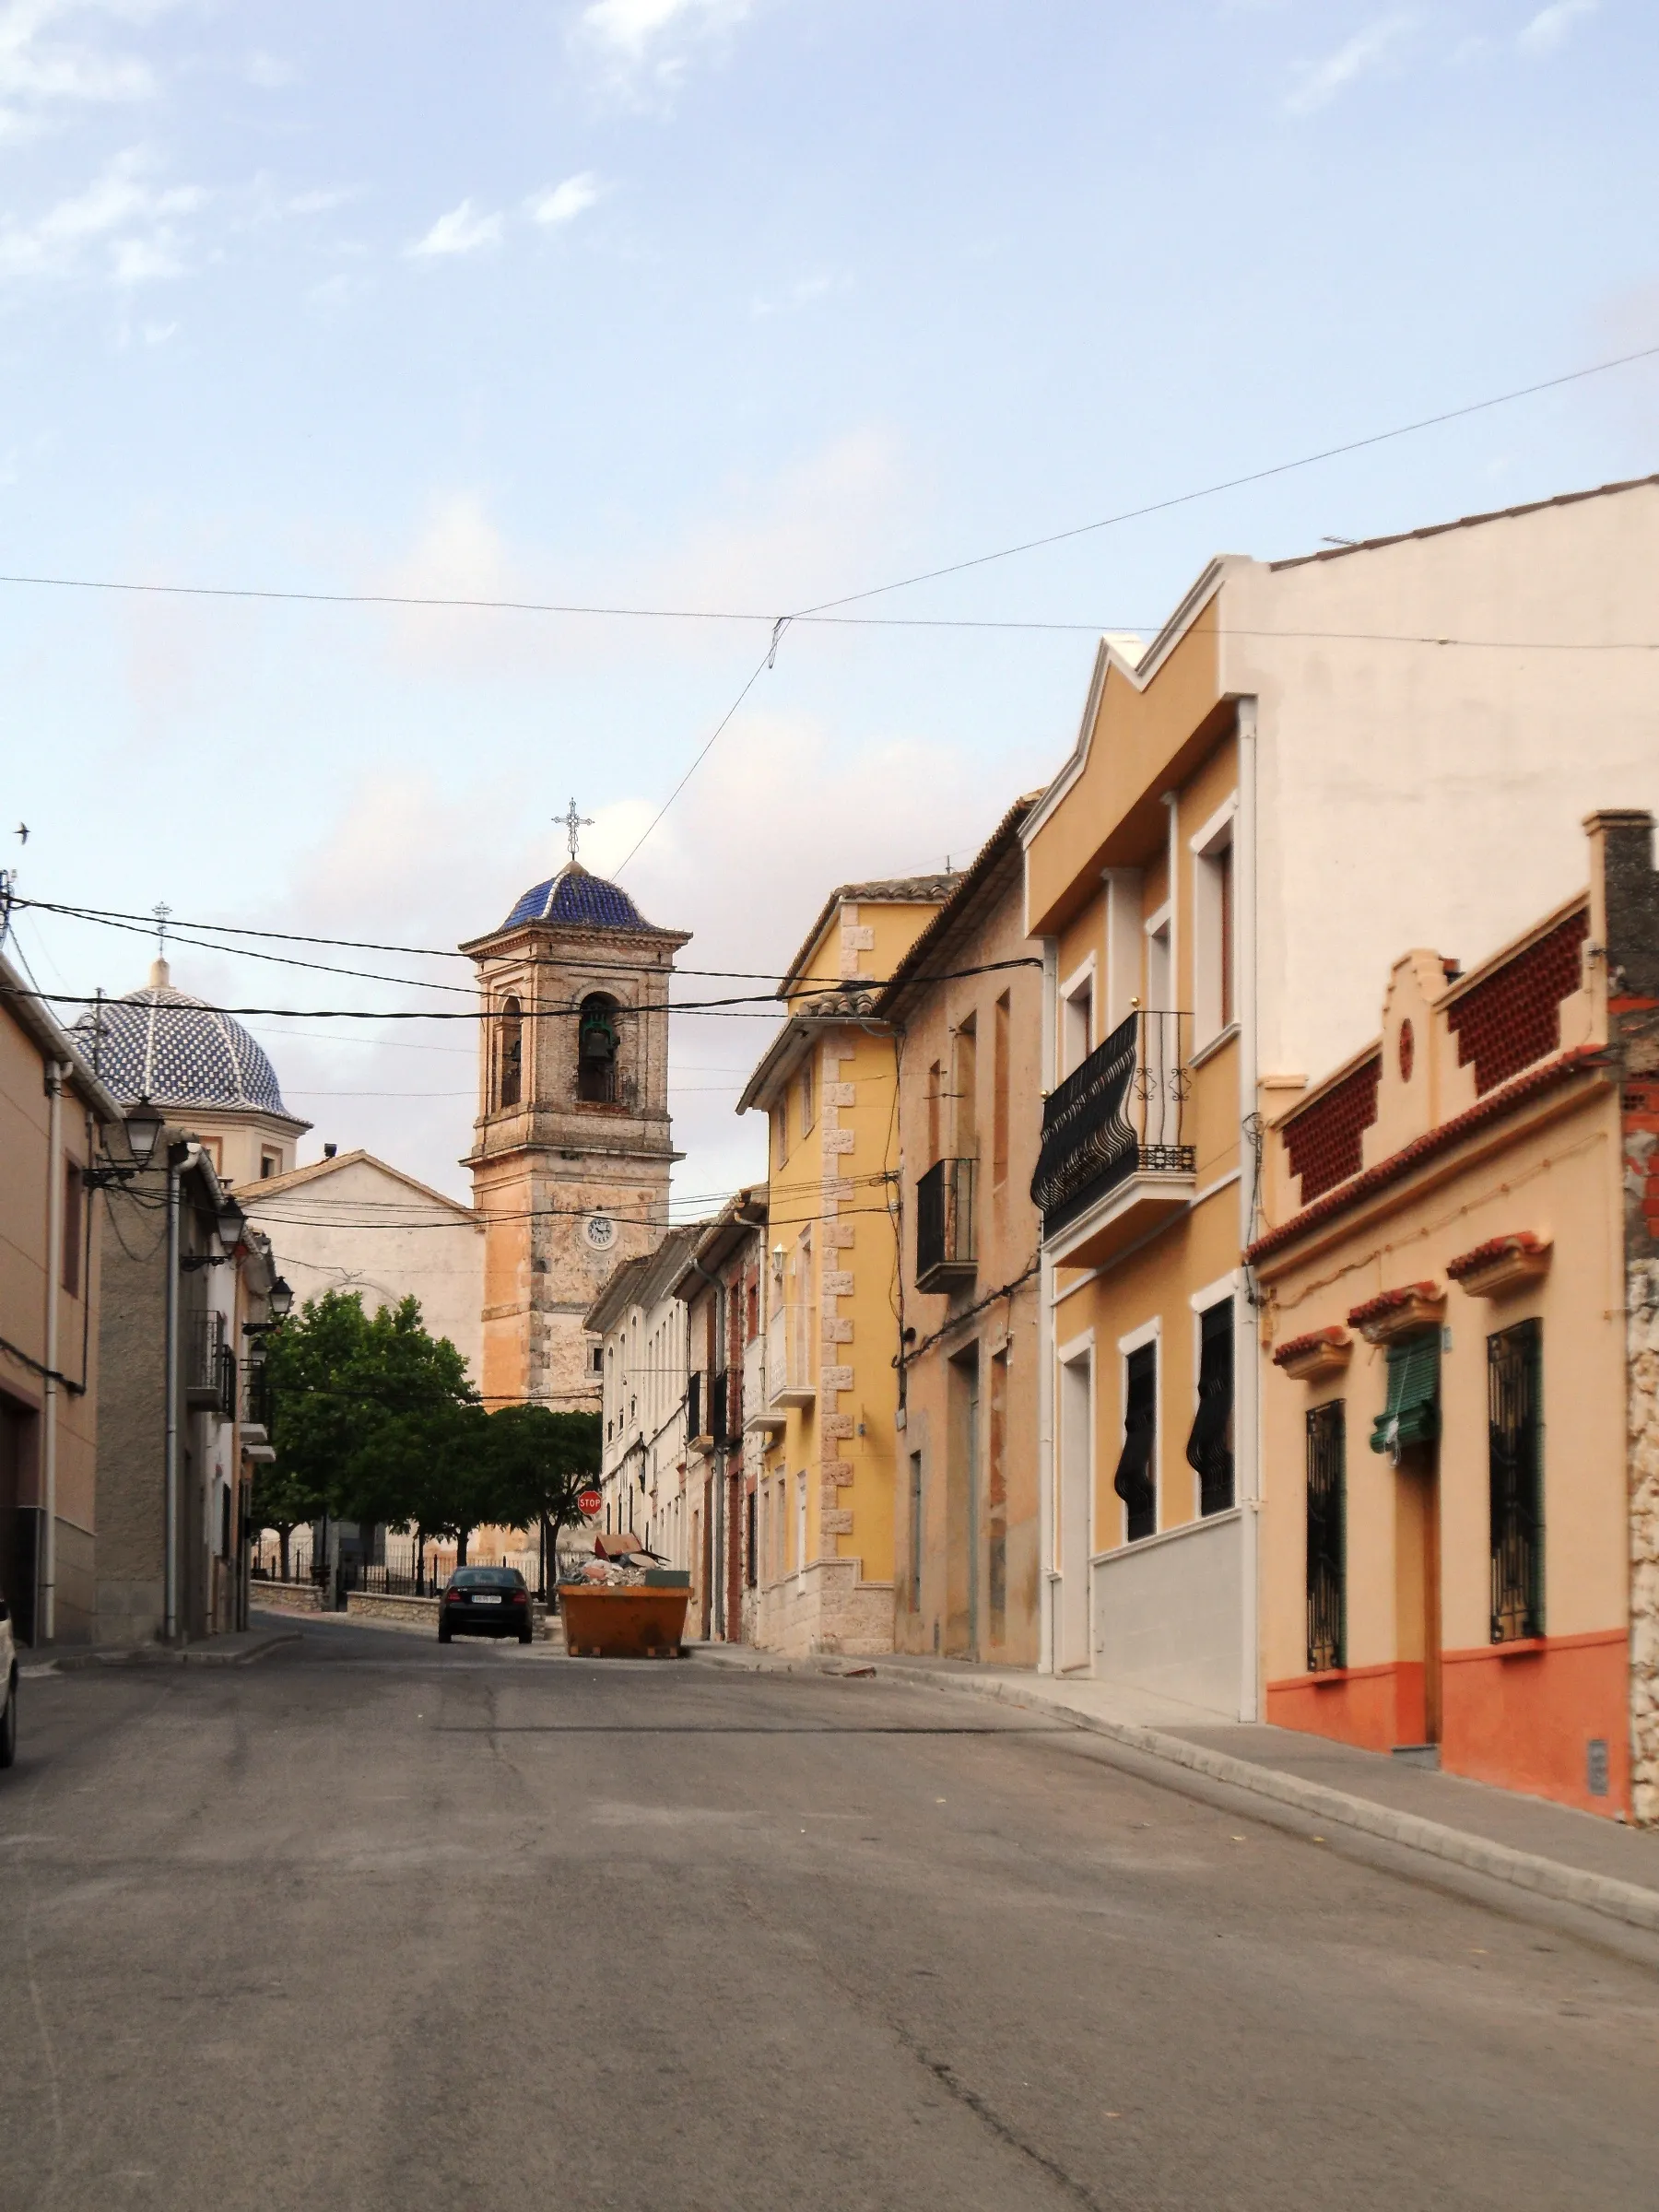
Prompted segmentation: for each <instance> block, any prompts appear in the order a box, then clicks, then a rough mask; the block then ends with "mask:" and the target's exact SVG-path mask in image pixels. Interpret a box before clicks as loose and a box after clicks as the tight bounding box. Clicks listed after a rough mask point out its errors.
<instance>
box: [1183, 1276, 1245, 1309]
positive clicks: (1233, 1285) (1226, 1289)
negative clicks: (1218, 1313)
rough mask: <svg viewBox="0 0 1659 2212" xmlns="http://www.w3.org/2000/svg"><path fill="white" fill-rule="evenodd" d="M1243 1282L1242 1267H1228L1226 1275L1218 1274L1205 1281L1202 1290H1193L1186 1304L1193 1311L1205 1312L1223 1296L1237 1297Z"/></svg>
mask: <svg viewBox="0 0 1659 2212" xmlns="http://www.w3.org/2000/svg"><path fill="white" fill-rule="evenodd" d="M1243 1284H1244V1270H1243V1268H1242V1267H1233V1268H1230V1269H1229V1271H1228V1273H1227V1274H1226V1275H1218V1277H1216V1279H1215V1281H1214V1282H1213V1283H1206V1285H1205V1287H1204V1288H1203V1289H1202V1290H1194V1292H1193V1294H1192V1296H1191V1297H1190V1298H1189V1299H1188V1300H1187V1304H1188V1305H1189V1306H1190V1307H1191V1308H1192V1310H1193V1312H1194V1313H1207V1312H1209V1310H1210V1308H1211V1307H1212V1306H1218V1305H1219V1304H1220V1303H1221V1301H1222V1300H1223V1299H1224V1298H1235V1297H1237V1295H1238V1293H1239V1291H1240V1290H1241V1288H1243Z"/></svg>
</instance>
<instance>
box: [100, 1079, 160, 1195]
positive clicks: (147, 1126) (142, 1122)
mask: <svg viewBox="0 0 1659 2212" xmlns="http://www.w3.org/2000/svg"><path fill="white" fill-rule="evenodd" d="M166 1126H167V1116H166V1115H165V1114H164V1113H163V1112H162V1111H161V1109H160V1108H159V1106H153V1105H151V1103H150V1101H149V1100H148V1099H140V1100H139V1101H138V1103H137V1104H136V1105H135V1107H133V1108H132V1109H131V1110H130V1111H129V1112H127V1114H126V1115H125V1116H124V1119H123V1122H122V1130H123V1132H124V1135H125V1137H126V1148H127V1158H126V1159H124V1160H118V1159H114V1158H113V1156H112V1154H111V1153H110V1136H109V1132H108V1130H106V1131H105V1132H104V1154H105V1157H106V1159H107V1160H108V1163H109V1164H108V1165H107V1166H105V1167H101V1168H83V1169H82V1170H81V1180H82V1182H84V1183H85V1184H86V1185H87V1187H88V1190H93V1191H112V1190H114V1191H118V1190H124V1189H125V1187H126V1185H127V1184H128V1183H129V1182H132V1180H133V1178H134V1176H135V1175H142V1174H143V1172H144V1171H145V1170H146V1168H147V1167H148V1166H149V1164H150V1161H151V1160H152V1159H154V1158H155V1157H156V1147H157V1146H158V1145H159V1143H160V1141H161V1132H162V1130H163V1129H165V1128H166Z"/></svg>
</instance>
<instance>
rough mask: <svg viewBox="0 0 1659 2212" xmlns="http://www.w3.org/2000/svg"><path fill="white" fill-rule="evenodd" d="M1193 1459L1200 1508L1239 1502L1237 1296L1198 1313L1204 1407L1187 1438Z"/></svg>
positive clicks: (1213, 1509)
mask: <svg viewBox="0 0 1659 2212" xmlns="http://www.w3.org/2000/svg"><path fill="white" fill-rule="evenodd" d="M1186 1455H1187V1465H1189V1466H1190V1467H1191V1468H1192V1469H1193V1470H1194V1473H1195V1474H1196V1475H1197V1477H1198V1511H1199V1512H1200V1513H1201V1514H1206V1515H1207V1514H1210V1513H1225V1512H1229V1511H1230V1509H1231V1506H1232V1502H1233V1309H1232V1300H1231V1299H1228V1300H1226V1301H1225V1302H1224V1303H1223V1304H1221V1305H1218V1306H1210V1307H1208V1308H1206V1311H1205V1312H1202V1313H1200V1315H1199V1316H1198V1409H1197V1411H1196V1413H1194V1416H1193V1430H1192V1434H1191V1435H1190V1436H1189V1437H1188V1438H1187V1448H1186Z"/></svg>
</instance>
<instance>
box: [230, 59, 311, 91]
mask: <svg viewBox="0 0 1659 2212" xmlns="http://www.w3.org/2000/svg"><path fill="white" fill-rule="evenodd" d="M243 74H244V76H246V77H247V80H248V82H249V83H250V84H251V85H257V86H259V88H260V89H261V90H262V91H265V92H279V91H281V90H282V89H283V88H284V87H285V86H287V85H295V84H298V83H299V81H300V72H299V70H298V69H297V68H295V66H294V65H293V63H292V62H285V61H284V60H283V58H282V56H281V55H280V54H277V53H265V51H264V49H263V48H261V49H260V50H259V51H258V52H256V53H251V54H250V55H249V56H248V59H247V63H246V65H245V66H244V69H243Z"/></svg>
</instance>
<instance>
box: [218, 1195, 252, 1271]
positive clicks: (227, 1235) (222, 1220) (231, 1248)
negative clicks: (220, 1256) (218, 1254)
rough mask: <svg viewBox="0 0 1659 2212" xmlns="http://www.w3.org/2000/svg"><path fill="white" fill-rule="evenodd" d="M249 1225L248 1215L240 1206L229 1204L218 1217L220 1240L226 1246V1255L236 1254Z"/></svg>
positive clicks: (230, 1256)
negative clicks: (244, 1231)
mask: <svg viewBox="0 0 1659 2212" xmlns="http://www.w3.org/2000/svg"><path fill="white" fill-rule="evenodd" d="M247 1226H248V1217H247V1216H246V1214H244V1213H243V1212H242V1210H241V1206H226V1207H225V1209H224V1210H223V1212H222V1213H221V1214H220V1215H219V1218H218V1240H219V1242H220V1243H221V1244H222V1245H223V1246H224V1248H225V1257H226V1258H227V1259H230V1258H232V1257H233V1256H234V1254H235V1252H236V1248H237V1246H238V1245H239V1244H240V1243H241V1241H242V1232H243V1230H245V1229H246V1228H247Z"/></svg>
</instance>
